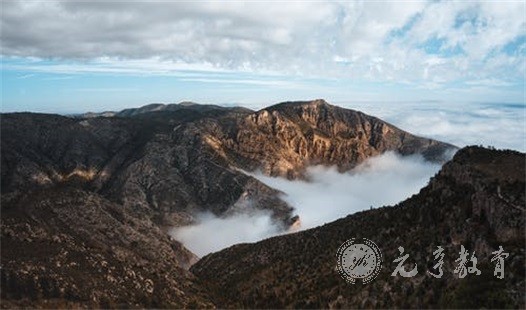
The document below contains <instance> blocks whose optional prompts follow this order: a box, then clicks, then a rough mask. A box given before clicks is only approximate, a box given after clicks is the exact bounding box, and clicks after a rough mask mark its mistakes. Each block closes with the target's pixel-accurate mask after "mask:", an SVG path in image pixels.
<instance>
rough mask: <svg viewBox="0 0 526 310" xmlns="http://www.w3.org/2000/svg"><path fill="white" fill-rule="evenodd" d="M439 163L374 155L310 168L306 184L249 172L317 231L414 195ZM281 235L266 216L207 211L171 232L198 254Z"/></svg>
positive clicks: (256, 213)
mask: <svg viewBox="0 0 526 310" xmlns="http://www.w3.org/2000/svg"><path fill="white" fill-rule="evenodd" d="M439 169H440V165H438V164H433V163H429V162H427V161H425V160H424V159H423V158H422V157H421V156H406V157H402V156H400V155H397V154H395V153H392V152H388V153H385V154H383V155H380V156H377V157H373V158H370V159H368V160H367V161H365V162H364V163H362V164H361V165H359V166H358V167H357V168H355V169H353V170H352V171H350V172H347V173H339V172H338V171H337V170H336V168H334V167H322V166H316V167H311V168H309V169H308V176H309V181H308V182H307V181H300V180H295V181H291V180H287V179H284V178H274V177H268V176H265V175H263V174H261V173H250V175H252V176H254V177H255V178H257V179H259V180H260V181H262V182H263V183H265V184H267V185H269V186H271V187H274V188H277V189H279V190H281V191H282V192H283V193H284V195H283V197H282V198H283V200H285V201H286V202H288V203H289V204H290V205H291V206H293V207H294V208H295V214H297V215H299V216H300V220H301V227H300V229H307V228H311V227H316V226H319V225H323V224H324V223H328V222H331V221H334V220H336V219H338V218H341V217H344V216H346V215H348V214H351V213H355V212H358V211H362V210H367V209H370V208H376V207H381V206H385V205H393V204H396V203H397V202H399V201H401V200H403V199H405V198H407V197H409V196H411V195H412V194H415V193H418V191H419V190H420V189H421V188H422V187H423V186H425V185H426V184H427V182H428V180H429V178H430V177H431V176H433V175H434V174H435V173H436V172H437V171H438V170H439ZM281 233H284V232H283V231H282V230H281V228H280V225H279V224H278V223H275V222H274V221H273V220H272V219H271V216H270V214H269V213H268V212H264V211H260V212H254V213H251V214H244V213H240V214H236V215H233V216H230V217H226V218H220V217H216V216H214V215H212V214H210V213H203V214H199V215H198V216H197V223H196V224H194V225H190V226H185V227H180V228H175V229H173V230H172V231H171V235H172V236H173V237H174V238H175V239H177V240H179V241H181V242H182V243H183V244H184V245H185V246H186V247H187V248H189V249H190V250H191V251H192V252H194V253H195V254H197V255H198V256H201V257H202V256H204V255H206V254H208V253H211V252H215V251H218V250H221V249H223V248H226V247H228V246H230V245H233V244H236V243H243V242H255V241H258V240H261V239H265V238H268V237H271V236H275V235H278V234H281Z"/></svg>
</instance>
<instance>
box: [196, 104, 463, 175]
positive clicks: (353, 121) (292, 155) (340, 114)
mask: <svg viewBox="0 0 526 310" xmlns="http://www.w3.org/2000/svg"><path fill="white" fill-rule="evenodd" d="M234 122H235V123H234V124H232V121H230V122H225V121H224V120H223V119H219V120H215V124H213V123H212V124H206V125H205V126H204V128H205V130H206V132H207V137H206V138H207V139H206V140H205V142H207V143H208V144H209V145H210V146H212V148H213V149H214V150H215V151H216V153H217V154H218V155H220V156H221V157H223V158H225V159H226V160H227V161H229V162H231V163H233V164H234V165H237V166H240V167H243V168H245V169H248V170H253V169H262V170H263V172H264V173H266V174H269V175H272V176H285V177H288V178H297V177H302V176H303V173H304V170H305V168H306V167H308V166H311V165H320V164H322V165H337V166H338V167H339V169H340V170H341V171H344V170H349V169H351V168H353V167H355V166H356V165H357V164H359V163H361V162H362V161H364V160H365V159H367V158H369V157H371V156H375V155H379V154H381V153H384V152H386V151H397V152H399V153H401V154H403V155H408V154H415V153H421V154H423V155H424V156H425V157H426V158H427V159H429V160H433V161H444V159H445V157H444V152H446V151H447V150H448V149H451V148H454V147H453V146H452V145H448V144H445V143H441V142H438V141H434V140H431V139H423V138H419V137H416V136H413V135H411V134H409V133H407V132H404V131H402V130H400V129H398V128H396V127H394V126H393V125H390V124H388V123H386V122H383V121H381V120H379V119H377V118H375V117H372V116H368V115H366V114H363V113H361V112H357V111H353V110H348V109H343V108H340V107H336V106H332V105H330V104H328V103H327V102H325V101H324V100H315V101H311V102H285V103H281V104H278V105H275V106H271V107H269V108H266V109H263V110H261V111H258V112H256V113H252V114H249V115H246V116H245V117H242V118H237V119H235V120H234ZM209 123H210V122H209Z"/></svg>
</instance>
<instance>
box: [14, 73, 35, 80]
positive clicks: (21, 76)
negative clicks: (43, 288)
mask: <svg viewBox="0 0 526 310" xmlns="http://www.w3.org/2000/svg"><path fill="white" fill-rule="evenodd" d="M35 75H36V74H33V73H30V74H24V75H20V76H17V77H16V79H17V80H25V79H29V78H32V77H34V76H35Z"/></svg>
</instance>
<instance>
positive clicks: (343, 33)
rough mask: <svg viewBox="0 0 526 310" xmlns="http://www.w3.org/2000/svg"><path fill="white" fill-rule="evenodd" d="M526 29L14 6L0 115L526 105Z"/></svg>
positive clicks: (390, 19)
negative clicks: (313, 104) (304, 105)
mask: <svg viewBox="0 0 526 310" xmlns="http://www.w3.org/2000/svg"><path fill="white" fill-rule="evenodd" d="M525 19H526V17H525V3H524V2H523V1H505V2H503V1H499V2H497V1H495V2H492V1H485V2H476V1H459V2H454V1H448V2H444V1H429V2H428V1H404V2H402V1H386V2H381V1H373V2H371V1H369V2H361V1H352V2H348V1H347V2H338V1H332V2H323V1H318V2H284V3H279V4H278V3H271V2H241V1H233V2H228V3H226V4H225V3H220V2H217V1H199V2H180V1H178V2H176V1H173V2H170V1H163V2H154V3H152V2H145V1H112V2H110V3H108V2H102V1H91V2H65V1H17V2H15V1H8V2H3V3H2V10H1V29H2V31H1V40H2V50H1V59H2V91H1V92H2V98H1V100H2V102H1V105H2V111H3V112H13V111H38V112H54V113H77V112H84V111H104V110H120V109H123V108H127V107H136V106H141V105H144V104H148V103H152V102H163V103H172V102H179V101H184V100H190V101H195V102H200V103H218V104H239V105H245V106H249V107H253V108H260V107H263V106H265V105H269V104H272V103H276V102H280V101H285V100H301V99H314V98H325V99H327V100H328V101H330V102H333V103H336V104H338V103H340V102H346V103H349V102H351V103H352V102H385V103H390V104H392V103H397V102H408V101H410V102H426V101H430V100H431V101H439V102H445V103H451V102H457V103H459V104H461V103H465V102H497V103H499V102H500V103H524V94H525V92H524V75H525V57H524V56H525V53H526V31H525V25H526V21H525ZM28 24H32V25H38V27H27V25H28Z"/></svg>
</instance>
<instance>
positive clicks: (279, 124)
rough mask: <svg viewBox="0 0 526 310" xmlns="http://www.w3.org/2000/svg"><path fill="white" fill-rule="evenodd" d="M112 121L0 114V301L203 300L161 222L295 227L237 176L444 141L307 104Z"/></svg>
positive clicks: (427, 150)
mask: <svg viewBox="0 0 526 310" xmlns="http://www.w3.org/2000/svg"><path fill="white" fill-rule="evenodd" d="M112 115H113V114H111V113H106V114H105V115H104V117H93V116H94V115H86V117H85V118H82V117H81V118H79V117H63V116H58V115H45V114H32V113H15V114H2V115H1V118H2V120H1V133H2V135H1V191H2V205H1V211H2V213H1V214H2V216H1V226H2V230H1V233H2V243H1V252H2V255H1V280H2V292H1V293H2V306H4V305H5V306H6V307H12V306H46V307H62V306H71V307H78V306H90V307H136V306H137V307H172V308H180V307H208V306H212V305H213V304H214V302H215V301H211V299H210V298H209V297H208V295H207V293H204V292H203V291H202V289H201V288H200V287H201V286H200V284H199V283H198V282H199V281H197V280H196V279H195V277H194V276H193V275H192V274H191V273H189V272H188V271H186V270H185V269H187V268H188V267H189V266H190V265H191V264H192V263H194V262H195V260H196V257H195V256H194V255H193V254H192V253H190V252H189V251H188V250H186V249H185V248H184V247H183V246H182V245H181V244H180V243H178V242H177V241H174V240H170V239H169V238H168V237H167V235H166V233H165V231H164V229H165V228H166V227H167V226H177V225H185V224H188V223H191V222H192V221H193V216H194V215H195V213H196V212H200V211H208V212H212V213H214V214H216V215H218V216H223V215H227V214H231V213H233V212H240V211H241V212H245V211H250V210H251V209H267V210H270V211H271V212H272V214H273V216H274V218H275V219H276V220H278V221H280V222H281V223H283V224H284V226H288V225H292V224H294V223H295V222H297V221H298V218H297V217H295V216H294V214H293V210H292V208H291V207H290V206H289V205H288V204H287V203H285V202H284V201H283V200H281V198H280V193H279V192H278V191H277V190H275V189H272V188H269V187H268V186H266V185H264V184H263V183H261V182H259V181H258V180H256V179H254V178H253V177H250V176H248V175H246V174H244V173H243V172H242V171H241V170H243V169H245V170H254V169H261V170H263V171H264V172H265V173H267V174H270V175H282V176H287V177H289V178H296V177H302V176H303V171H304V169H305V168H306V166H308V165H312V164H327V165H338V167H340V169H341V170H347V169H350V168H352V167H353V166H355V165H357V164H358V163H360V162H361V161H363V160H364V159H366V158H367V157H369V156H373V155H376V154H380V153H382V152H384V151H387V150H395V151H398V152H400V153H402V154H412V153H422V154H424V155H425V156H426V157H427V158H429V159H433V160H440V154H441V153H442V152H443V151H445V150H447V149H449V148H451V147H452V146H450V145H448V144H444V143H440V142H437V141H433V140H429V139H424V138H417V137H414V136H412V135H410V134H408V133H406V132H403V131H401V130H399V129H397V128H395V127H394V126H392V125H389V124H387V123H385V122H382V121H380V120H378V119H376V118H373V117H370V116H366V115H365V114H362V113H359V112H355V111H351V110H346V109H341V108H338V107H334V106H331V105H329V104H327V103H325V102H324V101H320V100H317V101H314V102H299V103H284V104H280V105H276V106H273V107H270V108H268V109H264V110H261V111H259V112H254V111H251V110H248V109H244V108H224V107H219V106H212V105H207V106H200V105H196V104H192V103H184V104H179V105H150V106H145V107H143V108H139V109H130V110H124V111H121V112H118V113H116V114H115V116H112ZM501 191H502V193H503V195H505V193H506V189H505V188H504V187H502V188H501ZM506 197H507V198H506V199H509V197H508V196H506ZM481 199H483V198H481ZM485 212H486V211H485ZM495 225H497V226H496V227H498V224H495ZM509 234H513V231H510V232H509ZM199 270H201V269H199ZM215 305H222V303H215Z"/></svg>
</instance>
